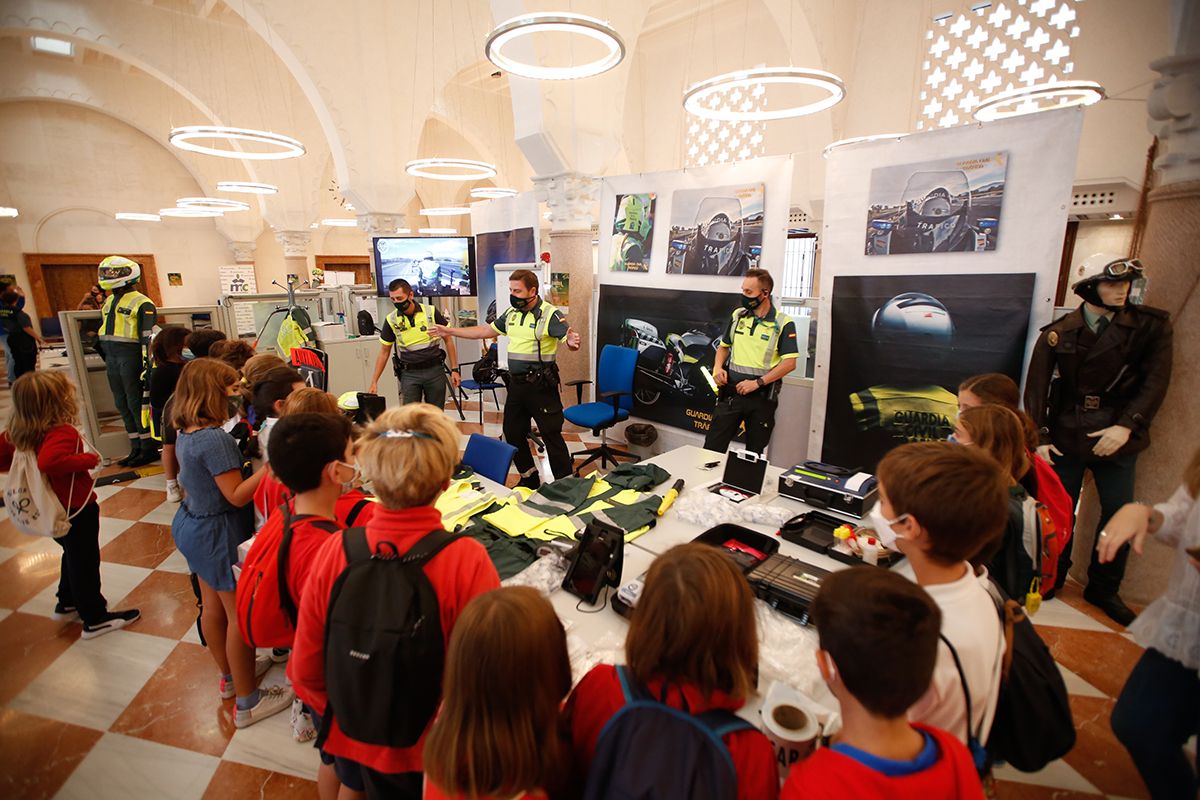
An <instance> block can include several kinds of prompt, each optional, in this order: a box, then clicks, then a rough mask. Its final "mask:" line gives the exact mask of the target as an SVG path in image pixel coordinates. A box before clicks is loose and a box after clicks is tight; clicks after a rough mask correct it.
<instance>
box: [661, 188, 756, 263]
mask: <svg viewBox="0 0 1200 800" xmlns="http://www.w3.org/2000/svg"><path fill="white" fill-rule="evenodd" d="M743 224H744V221H743V219H742V202H741V201H740V200H738V199H737V198H736V197H706V198H704V200H702V201H701V202H700V207H699V208H697V209H696V228H695V230H694V231H693V232H692V233H690V234H686V235H685V236H683V237H681V238H675V236H674V234H672V237H671V252H670V256H669V258H668V262H667V272H669V273H672V274H676V275H678V274H681V273H682V274H685V275H745V274H746V270H748V269H752V268H754V267H756V266H758V257H759V254H760V252H761V249H762V248H761V247H758V246H752V247H751V246H743V241H742V240H743V237H742V226H743Z"/></svg>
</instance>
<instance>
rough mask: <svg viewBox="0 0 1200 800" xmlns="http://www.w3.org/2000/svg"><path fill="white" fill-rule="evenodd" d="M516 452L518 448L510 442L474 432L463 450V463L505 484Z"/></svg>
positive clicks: (486, 476) (484, 475)
mask: <svg viewBox="0 0 1200 800" xmlns="http://www.w3.org/2000/svg"><path fill="white" fill-rule="evenodd" d="M516 454H517V448H515V447H513V446H512V445H511V444H509V443H508V442H502V441H500V440H499V439H493V438H491V437H490V436H484V435H483V434H482V433H472V434H471V437H470V438H469V439H467V449H466V450H465V451H464V452H463V463H464V464H466V465H467V466H468V467H470V468H471V469H473V470H475V471H476V472H478V473H479V474H480V475H482V476H483V477H485V478H491V479H492V480H494V481H495V482H496V483H499V484H503V483H504V482H505V481H506V480H508V470H509V468H510V467H511V466H512V462H513V457H514V456H515V455H516Z"/></svg>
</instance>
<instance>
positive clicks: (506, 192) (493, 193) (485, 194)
mask: <svg viewBox="0 0 1200 800" xmlns="http://www.w3.org/2000/svg"><path fill="white" fill-rule="evenodd" d="M516 194H517V190H516V189H509V188H507V187H504V186H480V187H479V188H478V189H472V190H471V197H474V198H477V199H479V200H495V199H497V198H500V197H515V196H516Z"/></svg>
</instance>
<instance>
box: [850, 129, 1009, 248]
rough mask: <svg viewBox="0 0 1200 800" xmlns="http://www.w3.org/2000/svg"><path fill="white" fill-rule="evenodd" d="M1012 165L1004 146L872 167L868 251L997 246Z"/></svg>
mask: <svg viewBox="0 0 1200 800" xmlns="http://www.w3.org/2000/svg"><path fill="white" fill-rule="evenodd" d="M1007 168H1008V153H1005V152H999V153H979V154H976V155H970V156H965V157H961V158H944V159H938V160H936V161H926V162H923V163H919V164H902V165H900V166H890V167H880V168H879V169H875V170H872V172H871V190H870V195H869V201H868V202H869V204H870V207H869V208H868V209H867V244H866V254H867V255H869V256H886V255H897V254H900V253H979V252H984V251H987V250H995V249H996V243H997V241H998V239H999V237H1000V211H1001V207H1002V205H1003V204H1004V178H1005V173H1006V171H1007Z"/></svg>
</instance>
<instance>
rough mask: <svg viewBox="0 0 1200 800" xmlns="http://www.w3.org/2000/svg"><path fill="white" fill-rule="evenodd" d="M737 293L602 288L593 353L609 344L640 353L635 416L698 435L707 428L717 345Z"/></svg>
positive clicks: (611, 285) (617, 287) (711, 409)
mask: <svg viewBox="0 0 1200 800" xmlns="http://www.w3.org/2000/svg"><path fill="white" fill-rule="evenodd" d="M737 303H738V295H736V294H733V293H730V292H692V291H684V290H681V289H649V288H643V287H641V286H621V285H614V284H601V286H600V307H599V315H598V317H597V321H596V340H597V341H596V354H597V358H599V353H600V351H601V350H603V349H604V345H606V344H613V345H619V346H621V347H629V348H633V349H635V350H637V351H638V357H637V367H636V370H637V371H636V372H635V373H634V378H633V414H634V416H637V417H642V418H644V419H648V420H651V421H653V422H659V423H662V424H664V425H670V426H672V427H675V428H681V429H683V430H687V431H695V432H697V433H706V432H707V431H708V427H709V425H710V424H711V423H712V412H713V408H714V406H715V403H716V395H715V394H714V393H713V390H712V389H711V388H710V387H709V384H708V381H707V380H706V379H705V377H704V374H703V372H702V371H701V370H702V368H703V369H707V370H708V371H709V373H710V374H711V372H712V365H713V356H714V355H716V352H717V341H718V339H720V336H721V332H722V330H723V328H724V327H725V326H726V325H727V324H728V321H729V316H730V314H731V313H733V309H734V308H736V307H737Z"/></svg>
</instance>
